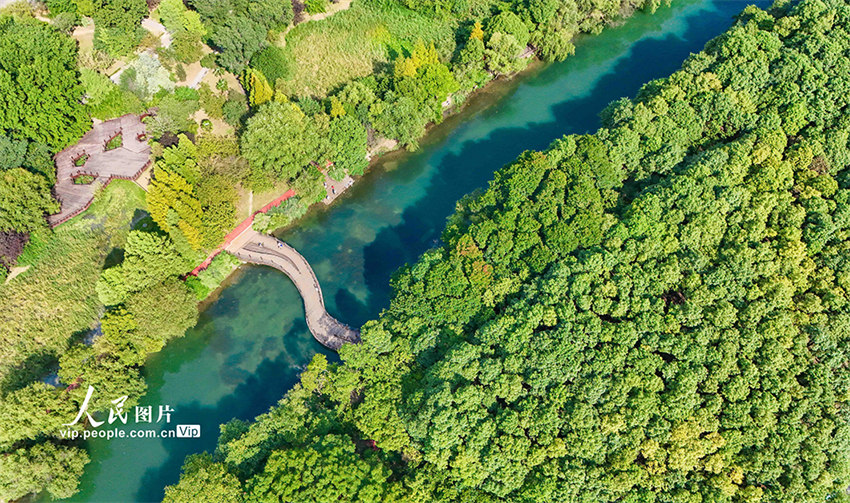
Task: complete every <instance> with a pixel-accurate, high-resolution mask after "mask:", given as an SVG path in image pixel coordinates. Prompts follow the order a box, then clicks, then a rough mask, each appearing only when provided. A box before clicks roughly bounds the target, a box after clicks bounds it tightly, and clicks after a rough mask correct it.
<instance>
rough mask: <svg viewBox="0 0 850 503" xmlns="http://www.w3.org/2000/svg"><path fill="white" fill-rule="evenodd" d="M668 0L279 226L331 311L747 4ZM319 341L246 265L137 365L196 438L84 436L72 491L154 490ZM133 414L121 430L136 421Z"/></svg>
mask: <svg viewBox="0 0 850 503" xmlns="http://www.w3.org/2000/svg"><path fill="white" fill-rule="evenodd" d="M676 3H677V5H674V6H673V7H666V8H662V9H659V11H658V12H657V13H656V14H654V15H646V14H640V13H639V14H637V15H635V16H634V17H632V18H631V19H630V20H628V21H627V22H626V23H624V24H623V25H622V26H619V27H614V28H609V29H606V30H605V32H603V33H602V34H601V35H598V36H594V37H585V38H582V39H581V40H579V42H578V43H577V50H576V55H575V56H574V57H572V58H569V59H568V60H567V61H565V62H563V63H558V64H553V65H548V66H545V67H544V66H541V67H540V68H537V69H535V70H532V71H529V72H527V73H526V74H524V75H522V76H520V77H519V78H517V79H514V80H513V81H510V82H506V83H500V84H496V85H495V86H492V87H490V88H488V89H487V90H486V91H485V92H483V93H481V94H479V95H477V96H476V97H475V98H474V99H473V100H472V101H471V102H470V104H469V106H468V107H467V108H466V110H464V111H463V112H461V113H460V114H457V115H456V116H453V117H451V118H450V119H448V120H446V122H444V123H443V124H442V125H440V126H438V127H435V128H434V129H433V130H432V131H431V132H430V133H429V135H428V136H427V138H426V139H425V141H424V142H423V145H422V148H421V149H420V150H419V151H418V152H416V153H412V154H407V153H403V154H391V155H389V156H387V157H385V158H384V159H383V160H382V161H381V162H380V163H378V165H376V166H375V167H374V168H373V169H372V170H371V171H370V173H369V174H367V175H366V176H365V177H363V179H361V180H360V181H358V182H357V184H355V185H354V186H353V187H352V188H351V189H349V191H348V193H347V194H345V195H343V196H342V197H341V198H339V199H338V200H337V202H336V203H335V204H334V205H333V206H331V207H330V208H327V209H322V210H319V211H314V212H311V213H310V214H309V215H308V216H307V217H306V218H305V219H304V220H303V221H302V222H301V223H300V224H299V226H298V227H297V228H296V229H293V230H291V231H288V232H285V233H284V234H282V235H281V236H280V237H282V239H284V240H286V241H287V242H289V243H290V244H292V245H293V246H294V247H295V248H296V249H298V250H299V251H300V252H301V253H302V254H303V255H304V256H305V257H306V258H307V260H309V261H310V263H311V264H312V265H313V267H314V268H315V271H316V275H317V276H318V278H319V281H320V282H321V285H322V288H323V291H324V297H325V300H326V303H327V307H328V311H329V312H330V313H331V314H333V315H334V316H336V317H337V318H338V319H340V320H342V321H344V322H347V323H349V324H351V325H352V326H359V325H360V324H362V323H364V322H365V321H367V320H368V319H370V318H374V317H375V316H377V315H378V313H379V312H380V310H381V309H382V308H384V307H386V306H387V304H388V303H389V298H390V294H391V292H390V289H389V286H388V281H389V278H390V275H391V274H392V273H393V271H395V270H396V269H397V268H398V267H399V266H401V265H403V264H404V263H406V262H412V261H414V260H416V258H417V257H418V256H419V255H420V254H421V253H422V252H424V251H425V250H427V249H428V248H431V247H433V246H435V245H436V244H437V243H438V239H439V236H440V233H441V231H442V229H443V227H444V225H445V221H446V217H448V216H449V214H451V213H452V211H453V210H454V207H455V202H456V201H457V200H458V199H459V198H460V197H462V196H463V195H464V194H467V193H469V192H471V191H473V190H475V189H477V188H480V187H485V186H486V184H487V182H488V180H490V179H491V178H492V176H493V172H494V171H495V170H496V169H498V168H499V167H501V166H503V165H504V164H505V163H508V162H510V161H511V160H512V159H514V158H515V157H516V156H517V155H518V154H519V153H520V152H522V151H523V150H525V149H542V148H545V147H546V146H547V145H548V144H549V143H550V142H551V141H552V140H553V139H555V138H558V137H560V136H561V135H564V134H567V133H583V132H587V131H592V130H594V129H595V128H596V127H598V113H599V112H600V111H601V110H602V109H603V108H604V107H605V105H606V104H607V103H609V102H610V101H612V100H615V99H617V98H619V97H621V96H633V95H634V94H635V93H636V92H637V90H638V89H639V87H640V85H641V84H642V83H644V82H647V81H649V80H651V79H654V78H659V77H663V76H666V75H668V74H670V73H671V72H673V71H675V70H676V69H677V68H678V67H679V66H680V65H681V63H682V61H683V60H684V59H685V58H686V57H687V56H688V55H689V54H690V53H691V52H696V51H698V50H700V49H701V48H702V46H703V45H704V44H705V42H706V41H708V40H709V39H710V38H712V37H714V36H716V35H717V34H719V33H721V32H722V31H723V30H725V29H726V28H727V27H728V26H729V25H730V24H731V23H732V16H733V15H734V14H736V13H738V12H739V11H740V10H741V9H743V7H744V6H745V5H746V2H742V1H711V0H691V1H685V2H678V1H677V2H676ZM759 3H760V4H761V5H762V6H764V5H765V4H764V2H759ZM317 352H323V353H326V354H329V355H330V356H331V358H334V356H333V355H332V354H331V353H330V352H328V351H327V350H325V349H324V348H322V347H321V346H319V344H318V343H316V342H315V341H314V340H313V338H312V337H311V336H310V333H309V332H308V330H307V325H306V323H305V321H304V315H303V306H302V304H301V299H300V298H299V296H298V292H297V291H296V289H295V287H294V286H293V284H292V283H291V282H290V281H289V279H288V278H286V277H285V276H284V275H283V274H281V273H279V272H277V271H275V270H272V269H268V268H264V267H254V266H245V267H242V268H241V269H240V270H239V272H237V273H236V275H235V276H234V277H233V278H232V279H231V280H230V281H229V282H228V285H227V286H226V287H225V288H224V289H223V290H222V291H221V292H220V294H219V296H218V297H217V298H216V300H215V301H213V302H212V303H210V305H209V306H207V307H206V309H205V310H204V311H203V312H202V313H201V317H200V321H199V323H198V325H197V327H195V328H194V329H192V330H190V331H189V332H188V333H187V334H186V336H185V337H183V338H182V339H179V340H177V341H174V342H172V343H170V344H169V345H168V346H167V347H166V348H165V349H164V350H163V351H162V352H161V353H159V354H157V355H155V356H154V357H152V358H151V359H150V360H149V362H148V364H147V365H146V367H145V375H146V380H147V383H148V388H149V389H148V393H147V395H146V396H145V397H144V399H143V400H142V403H143V404H150V405H153V407H154V410H156V409H157V407H158V406H159V405H169V406H171V407H172V408H173V409H174V412H173V413H172V414H171V422H170V423H169V425H168V428H174V426H175V425H176V424H197V425H200V427H201V436H200V438H196V439H189V438H167V439H159V438H151V439H130V438H125V439H112V440H102V439H97V440H94V441H89V442H88V448H89V452H90V455H91V458H92V461H91V463H90V464H89V465H88V466H87V468H86V473H85V475H84V476H83V480H82V483H81V491H80V493H79V494H78V495H77V496H75V497H74V498H73V499H72V501H80V502H105V501H106V502H113V501H118V502H130V501H160V500H161V499H162V494H163V492H162V491H163V487H164V486H165V485H166V484H173V483H175V482H176V481H177V478H178V476H179V472H180V466H181V465H182V463H183V459H184V458H185V456H186V455H188V454H191V453H196V452H201V451H204V450H211V449H213V448H214V447H215V443H216V438H217V436H218V427H219V424H221V423H224V422H227V421H228V420H230V419H231V418H234V417H236V418H241V419H252V418H254V417H255V416H256V415H258V414H261V413H263V412H265V411H267V410H268V408H269V407H270V406H272V405H274V404H275V403H276V402H277V401H278V400H279V399H280V398H281V397H282V396H283V395H284V394H285V393H286V391H287V390H288V389H289V388H290V387H292V385H293V384H294V383H295V382H296V380H297V377H298V374H299V373H300V371H301V369H302V368H303V366H304V365H305V364H306V363H307V362H309V361H310V359H311V358H312V357H313V355H314V354H315V353H317ZM129 423H131V424H129V425H127V426H125V427H122V428H123V429H125V430H130V429H133V426H132V423H133V419H132V418H131V419H130V421H129ZM162 424H163V423H160V425H162ZM146 426H150V425H146ZM153 426H154V427H155V428H158V427H156V425H153Z"/></svg>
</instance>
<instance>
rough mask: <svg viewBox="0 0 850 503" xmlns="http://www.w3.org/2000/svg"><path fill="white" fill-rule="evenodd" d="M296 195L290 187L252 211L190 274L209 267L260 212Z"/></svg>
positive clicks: (248, 226)
mask: <svg viewBox="0 0 850 503" xmlns="http://www.w3.org/2000/svg"><path fill="white" fill-rule="evenodd" d="M294 195H295V191H294V190H292V189H289V190H287V191H286V192H284V193H283V195H282V196H280V197H278V198H277V199H275V200H274V201H272V202H270V203H269V204H267V205H265V206H263V207H262V208H260V209H259V210H257V211H255V212H254V213H252V214H251V216H250V217H248V218H246V219H245V220H243V221H242V222H241V223H239V225H237V226H236V227H234V228H233V230H232V231H230V232H229V233H227V235H226V236H224V241H223V242H222V243H221V244H220V245H219V246H218V248H216V249H215V250H214V251H213V252H212V253H210V254H209V256H207V258H206V259H204V261H203V262H201V264H200V265H199V266H198V267H196V268H195V269H193V270H192V272H190V273H189V274H191V275H192V276H197V275H198V273H199V272H201V271H203V270H204V269H206V268H207V267H209V265H210V262H212V259H214V258H215V256H216V255H218V254H219V253H221V251H222V250H224V248H225V247H227V245H229V244H230V243H231V242H232V241H233V240H234V239H236V238H237V237H239V235H240V234H242V233H243V232H245V231H246V230H247V229H249V228H250V227H251V224H253V223H254V217H255V216H257V214H258V213H265V212H267V211H269V210H270V209H272V208H274V207H275V206H279V205H280V203H282V202H284V201H286V200H287V199H289V198H290V197H292V196H294Z"/></svg>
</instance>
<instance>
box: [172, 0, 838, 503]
mask: <svg viewBox="0 0 850 503" xmlns="http://www.w3.org/2000/svg"><path fill="white" fill-rule="evenodd" d="M848 26H850V7H848V6H847V5H845V4H844V3H843V2H841V1H837V0H831V1H822V0H802V1H801V2H800V3H799V4H797V5H794V6H791V5H790V4H787V3H780V4H778V5H776V6H774V8H772V9H771V10H770V11H767V12H765V11H761V10H759V9H757V8H753V7H748V8H747V9H746V10H745V11H744V12H743V14H742V15H741V16H740V18H739V21H738V22H737V24H736V25H735V26H734V27H733V28H731V29H730V30H729V31H728V32H727V33H726V34H724V35H722V36H720V37H718V38H717V39H715V40H713V41H712V42H710V43H709V44H708V45H707V46H706V48H705V50H704V51H703V52H701V53H699V54H696V55H693V56H692V57H690V58H689V59H688V60H687V61H686V62H685V63H684V65H683V66H682V69H681V70H679V71H677V72H675V73H674V74H673V75H671V76H670V77H668V78H665V79H661V80H657V81H653V82H650V83H648V84H646V85H645V86H644V87H643V88H642V90H641V91H640V93H639V94H638V95H637V97H636V98H634V99H631V100H630V99H622V100H620V101H618V102H615V103H612V104H611V105H610V106H609V107H608V108H607V109H606V110H605V111H604V113H603V127H602V128H601V129H600V130H599V131H597V132H596V133H595V134H591V135H573V136H567V137H564V138H563V139H561V140H558V141H556V142H555V143H554V144H553V145H552V146H551V147H550V148H549V149H548V150H546V151H544V152H527V153H525V154H523V155H522V156H521V157H520V158H519V159H517V161H516V162H514V163H513V164H511V165H509V166H507V167H505V168H503V169H502V170H500V171H499V172H498V173H497V175H496V178H495V180H494V181H493V182H492V183H491V185H490V187H489V188H488V189H487V190H486V191H483V192H481V193H479V194H474V195H472V196H470V197H468V198H465V199H464V200H462V201H461V202H460V203H459V204H458V211H457V213H456V214H455V215H454V216H453V217H452V218H451V219H450V221H449V223H448V226H447V228H446V230H445V232H444V235H443V242H444V245H442V246H441V247H440V248H438V249H435V250H432V251H429V252H428V253H426V254H425V255H424V256H423V257H422V258H421V259H420V260H419V261H418V262H417V263H415V264H413V265H411V266H409V267H406V268H404V269H402V270H401V271H399V272H398V273H397V274H396V275H395V276H394V279H393V285H394V288H395V292H396V293H395V297H394V299H393V301H392V303H391V305H390V307H389V308H388V309H387V310H386V311H385V312H383V313H382V314H381V316H380V318H379V319H377V320H375V321H372V322H369V323H367V324H366V325H365V326H364V327H363V332H362V337H363V343H362V344H361V345H357V346H352V345H349V346H345V347H343V349H342V350H341V352H340V356H341V358H342V363H340V364H328V362H327V361H326V360H325V359H324V357H322V356H317V357H316V358H315V359H314V360H313V362H312V363H311V364H310V366H309V367H308V368H307V370H306V371H305V372H304V373H303V375H302V378H301V383H300V385H298V386H296V388H295V389H293V390H292V391H291V392H290V393H289V394H288V395H287V396H286V397H284V398H283V400H282V401H281V402H280V403H279V405H278V406H277V407H275V408H273V409H272V410H271V411H270V412H269V413H267V414H264V415H262V416H260V417H259V418H257V421H256V422H254V423H245V422H241V421H232V422H230V423H228V424H226V425H224V426H223V427H222V434H221V437H220V440H219V445H218V448H217V449H216V450H215V452H214V453H212V454H201V455H195V456H191V457H190V458H189V459H188V460H187V462H186V464H185V466H184V471H183V475H182V477H181V480H180V483H179V484H177V485H175V486H171V487H169V488H167V490H166V497H165V500H166V501H169V502H183V501H195V500H197V498H198V495H201V494H203V495H204V497H206V498H212V499H215V500H216V501H317V502H319V501H387V502H389V501H393V502H399V501H476V502H486V501H514V502H544V501H546V502H548V501H587V502H591V501H593V502H596V501H630V502H638V501H641V502H649V501H658V502H688V503H691V502H693V503H697V502H709V501H710V502H722V501H730V502H780V501H787V502H792V501H793V502H801V501H810V502H823V501H847V500H848V496H847V493H846V488H847V487H848V484H850V471H848V469H850V465H848V453H850V445H849V444H848V439H849V438H850V436H848V433H850V425H848V419H850V418H848V400H849V399H850V396H848V390H850V359H849V358H850V355H848V342H850V341H848V337H850V335H848V334H850V330H848V329H850V305H848V288H850V262H848V259H847V257H848V256H850V255H848V230H850V178H848V173H850V171H848V167H849V166H850V154H848V152H850V151H848V137H849V136H850V115H848V110H850V109H848V107H847V105H848V100H850V93H848V86H850V63H848V58H847V55H848V50H850V34H848V30H847V28H848Z"/></svg>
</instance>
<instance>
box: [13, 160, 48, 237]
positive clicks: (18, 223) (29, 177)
mask: <svg viewBox="0 0 850 503" xmlns="http://www.w3.org/2000/svg"><path fill="white" fill-rule="evenodd" d="M58 211H59V203H57V202H56V201H55V200H54V199H53V196H52V195H51V194H50V186H49V185H48V182H47V179H45V178H44V177H43V176H41V175H37V174H34V173H30V172H29V171H27V170H25V169H23V168H12V169H7V170H4V171H0V231H19V232H32V231H34V230H36V229H38V228H41V227H44V225H45V220H44V217H45V215H46V214H52V213H57V212H58Z"/></svg>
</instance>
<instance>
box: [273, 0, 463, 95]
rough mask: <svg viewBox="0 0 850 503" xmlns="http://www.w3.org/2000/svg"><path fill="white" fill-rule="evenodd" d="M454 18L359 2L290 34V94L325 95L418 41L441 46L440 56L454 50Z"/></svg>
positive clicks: (287, 51)
mask: <svg viewBox="0 0 850 503" xmlns="http://www.w3.org/2000/svg"><path fill="white" fill-rule="evenodd" d="M454 27H455V21H454V20H452V19H445V20H441V19H435V18H431V17H427V16H424V15H422V14H418V13H416V12H414V11H411V10H409V9H406V8H404V7H401V6H399V5H397V4H395V3H393V4H392V5H388V6H386V7H378V6H376V5H373V4H371V3H363V2H362V1H359V0H355V1H354V3H353V4H352V5H351V8H349V9H348V10H345V11H342V12H337V13H336V14H334V15H333V16H331V17H328V18H326V19H323V20H321V21H308V22H306V23H302V24H299V25H298V26H296V27H295V28H293V29H292V30H291V31H290V32H289V33H287V35H286V46H285V47H284V50H285V51H286V54H287V56H288V58H289V65H288V66H289V69H290V72H291V74H290V79H289V80H288V81H287V88H286V90H287V92H288V93H289V94H291V95H294V96H309V95H312V96H325V95H327V93H328V92H329V91H332V90H334V89H335V88H337V87H338V86H339V85H340V84H343V83H345V82H347V81H349V80H351V79H353V78H356V77H363V76H366V75H369V74H371V73H373V72H374V70H375V68H376V67H380V65H382V64H385V63H387V62H389V61H392V60H393V59H394V58H395V56H396V55H397V54H398V52H399V51H401V50H402V47H405V48H406V49H407V50H409V48H410V47H412V46H413V43H415V42H416V41H417V40H422V41H423V42H425V43H426V44H427V43H430V42H434V43H435V44H437V47H438V49H439V50H440V55H441V57H444V58H448V57H449V55H450V54H451V52H452V51H453V50H454Z"/></svg>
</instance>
